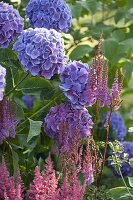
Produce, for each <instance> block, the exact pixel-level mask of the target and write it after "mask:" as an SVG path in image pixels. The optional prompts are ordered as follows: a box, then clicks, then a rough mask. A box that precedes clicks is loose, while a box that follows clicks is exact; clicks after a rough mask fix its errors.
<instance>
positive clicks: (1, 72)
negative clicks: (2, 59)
mask: <svg viewBox="0 0 133 200" xmlns="http://www.w3.org/2000/svg"><path fill="white" fill-rule="evenodd" d="M5 76H6V69H5V68H4V67H2V66H1V65H0V101H2V100H3V95H4V91H5V84H6V79H5Z"/></svg>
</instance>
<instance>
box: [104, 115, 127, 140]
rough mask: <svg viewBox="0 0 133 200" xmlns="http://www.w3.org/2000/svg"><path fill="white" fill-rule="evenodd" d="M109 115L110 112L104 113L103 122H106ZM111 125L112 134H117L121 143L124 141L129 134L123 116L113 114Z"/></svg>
mask: <svg viewBox="0 0 133 200" xmlns="http://www.w3.org/2000/svg"><path fill="white" fill-rule="evenodd" d="M109 115H110V112H108V113H104V114H103V116H102V121H103V122H105V120H106V117H107V116H109ZM110 125H111V127H112V132H111V134H116V136H117V139H118V140H119V141H123V140H124V137H125V136H126V134H127V130H126V125H125V122H124V119H123V117H122V115H120V114H118V113H115V112H112V114H111V118H110Z"/></svg>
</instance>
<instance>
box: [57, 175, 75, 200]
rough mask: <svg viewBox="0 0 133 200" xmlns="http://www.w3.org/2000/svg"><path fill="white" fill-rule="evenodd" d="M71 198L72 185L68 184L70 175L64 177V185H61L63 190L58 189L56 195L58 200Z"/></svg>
mask: <svg viewBox="0 0 133 200" xmlns="http://www.w3.org/2000/svg"><path fill="white" fill-rule="evenodd" d="M70 198H71V193H70V184H69V182H68V174H66V176H65V177H64V181H63V184H62V185H61V188H59V189H58V191H57V193H56V198H55V199H56V200H62V199H63V200H69V199H70Z"/></svg>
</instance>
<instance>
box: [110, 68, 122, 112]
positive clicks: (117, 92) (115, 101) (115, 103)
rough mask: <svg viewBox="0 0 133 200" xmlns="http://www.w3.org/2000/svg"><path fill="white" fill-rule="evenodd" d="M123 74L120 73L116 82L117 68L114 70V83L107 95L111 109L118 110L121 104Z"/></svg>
mask: <svg viewBox="0 0 133 200" xmlns="http://www.w3.org/2000/svg"><path fill="white" fill-rule="evenodd" d="M123 81H124V75H122V79H121V82H120V83H119V82H118V70H117V71H116V74H115V78H114V83H113V85H112V89H111V92H110V95H109V105H108V106H110V107H111V108H112V110H118V109H119V107H120V105H121V92H122V87H123Z"/></svg>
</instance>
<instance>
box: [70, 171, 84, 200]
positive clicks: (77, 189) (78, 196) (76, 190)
mask: <svg viewBox="0 0 133 200" xmlns="http://www.w3.org/2000/svg"><path fill="white" fill-rule="evenodd" d="M70 186H71V187H70V200H73V199H74V200H83V195H84V186H81V184H80V182H79V180H78V176H77V171H76V168H74V169H73V174H72V177H71V183H70Z"/></svg>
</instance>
